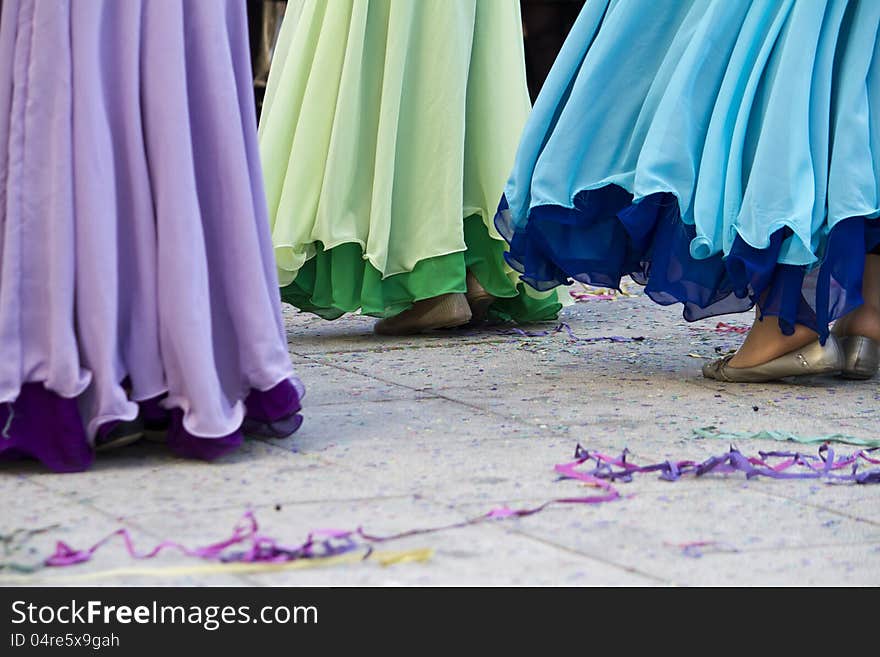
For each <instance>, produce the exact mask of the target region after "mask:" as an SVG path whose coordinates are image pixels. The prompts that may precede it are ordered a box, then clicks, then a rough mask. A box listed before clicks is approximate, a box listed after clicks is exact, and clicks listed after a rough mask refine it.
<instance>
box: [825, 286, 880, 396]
mask: <svg viewBox="0 0 880 657" xmlns="http://www.w3.org/2000/svg"><path fill="white" fill-rule="evenodd" d="M833 333H834V335H836V336H837V337H838V339H839V340H840V345H841V347H842V349H843V358H844V366H843V371H842V374H843V376H844V377H845V378H847V379H870V378H872V377H874V376H875V375H876V374H877V371H878V370H880V307H878V306H877V304H874V303H865V304H863V305H861V306H859V307H858V308H856V309H855V310H853V311H852V312H850V313H848V314H846V315H844V316H843V317H841V318H840V319H839V320H837V321H836V322H835V323H834V329H833Z"/></svg>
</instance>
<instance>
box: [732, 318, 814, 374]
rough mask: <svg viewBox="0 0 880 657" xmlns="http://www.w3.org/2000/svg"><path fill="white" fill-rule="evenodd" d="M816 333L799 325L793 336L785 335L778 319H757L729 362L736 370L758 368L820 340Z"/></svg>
mask: <svg viewBox="0 0 880 657" xmlns="http://www.w3.org/2000/svg"><path fill="white" fill-rule="evenodd" d="M818 337H819V336H818V334H817V333H816V332H815V331H812V330H810V329H808V328H807V327H806V326H801V325H800V324H797V325H796V326H795V328H794V333H793V334H792V335H785V334H783V333H782V330H781V329H780V327H779V320H778V319H777V318H776V317H765V318H764V319H763V320H761V319H757V318H755V322H754V323H753V324H752V328H751V330H750V331H749V334H748V335H747V336H746V339H745V342H743V344H742V346H741V347H740V348H739V350H738V351H737V352H736V354H735V355H734V356H733V358H731V359H730V360H729V362H728V365H729V366H730V367H732V368H734V369H736V368H746V367H756V366H758V365H763V364H764V363H769V362H770V361H773V360H775V359H777V358H779V357H780V356H784V355H785V354H789V353H792V352H795V351H797V350H798V349H802V348H804V347H806V346H807V345H809V344H810V343H812V342H815V341H816V340H817V339H818Z"/></svg>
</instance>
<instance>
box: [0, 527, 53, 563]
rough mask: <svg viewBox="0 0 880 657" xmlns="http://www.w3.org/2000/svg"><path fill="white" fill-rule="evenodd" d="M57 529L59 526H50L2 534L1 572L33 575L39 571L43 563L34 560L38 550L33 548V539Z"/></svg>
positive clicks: (0, 545) (0, 544)
mask: <svg viewBox="0 0 880 657" xmlns="http://www.w3.org/2000/svg"><path fill="white" fill-rule="evenodd" d="M57 527H58V525H50V526H48V527H40V528H39V529H15V530H13V531H11V532H10V533H8V534H0V548H2V558H0V571H4V570H11V571H14V572H19V573H32V572H34V571H36V570H39V569H40V568H41V567H42V563H41V561H40V559H39V558H37V559H36V560H35V559H34V556H33V555H34V554H35V552H36V548H33V547H31V545H30V542H31V539H32V538H34V536H39V535H40V534H45V533H46V532H49V531H51V530H53V529H56V528H57ZM28 555H30V557H29V556H28Z"/></svg>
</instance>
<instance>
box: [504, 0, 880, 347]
mask: <svg viewBox="0 0 880 657" xmlns="http://www.w3.org/2000/svg"><path fill="white" fill-rule="evenodd" d="M878 30H880V2H877V1H876V0H864V1H862V2H859V1H857V0H851V1H847V0H827V1H823V0H810V1H808V2H794V1H793V0H765V1H755V2H729V1H728V0H718V1H713V0H695V1H686V0H669V1H658V0H627V1H626V2H619V1H615V0H611V1H605V2H603V1H599V0H590V1H589V2H587V4H586V6H585V7H584V10H583V11H582V13H581V15H580V17H579V18H578V21H577V23H576V24H575V26H574V28H573V30H572V32H571V34H570V35H569V38H568V40H567V41H566V44H565V46H564V47H563V50H562V52H561V53H560V56H559V59H558V60H557V62H556V64H555V66H554V68H553V70H552V71H551V73H550V75H549V77H548V79H547V82H546V84H545V86H544V88H543V90H542V92H541V95H540V96H539V97H538V99H537V101H536V103H535V107H534V110H533V113H532V115H531V117H530V119H529V121H528V123H527V125H526V128H525V131H524V134H523V138H522V141H521V143H520V146H519V150H518V153H517V157H516V162H515V166H514V169H513V173H512V175H511V177H510V179H509V181H508V184H507V186H506V189H505V198H504V199H503V200H502V204H501V207H500V209H499V213H498V215H497V216H496V226H497V228H498V230H499V232H501V234H502V235H503V236H504V237H505V238H506V239H507V240H508V242H509V243H510V253H509V254H508V261H509V262H510V264H511V265H512V266H513V267H514V268H515V269H516V270H517V271H519V272H520V274H521V277H522V279H523V280H524V281H525V282H527V283H528V284H530V285H531V286H533V287H535V288H537V289H542V290H545V289H549V288H552V287H554V286H557V285H560V284H563V283H566V282H568V281H570V280H571V279H576V280H579V281H582V282H585V283H591V284H596V285H601V286H606V287H608V286H610V287H617V286H619V283H620V278H621V276H623V275H627V274H629V275H632V276H633V277H634V278H635V279H636V280H637V281H639V282H640V283H643V284H645V285H646V286H647V288H646V291H647V293H648V294H649V295H650V296H651V298H653V299H654V300H655V301H657V302H659V303H662V304H672V303H677V302H678V303H683V304H684V316H685V318H686V319H688V320H695V319H701V318H703V317H707V316H710V315H715V314H722V313H727V312H738V311H743V310H747V309H748V308H750V307H751V306H752V305H754V304H756V303H757V304H758V305H759V307H760V309H761V311H762V312H763V313H764V314H770V315H775V316H778V317H779V319H780V324H781V326H782V328H783V331H785V332H791V331H792V330H793V327H794V324H796V323H800V324H804V325H807V326H810V327H811V328H813V329H814V330H817V331H818V332H819V333H820V334H821V335H823V336H824V335H825V334H827V327H828V323H829V322H830V321H831V320H833V319H835V318H836V317H839V316H840V315H842V314H844V313H846V312H848V311H849V310H851V309H852V308H854V307H856V306H858V305H860V304H861V303H862V299H861V277H862V270H863V264H864V254H865V253H866V252H867V251H869V250H871V249H872V248H874V247H875V246H876V245H877V244H878V243H880V229H878V226H877V224H878V222H877V221H876V219H877V218H878V217H880V53H878Z"/></svg>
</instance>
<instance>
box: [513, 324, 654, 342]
mask: <svg viewBox="0 0 880 657" xmlns="http://www.w3.org/2000/svg"><path fill="white" fill-rule="evenodd" d="M563 331H565V332H566V333H567V334H568V337H569V338H570V339H571V340H573V341H575V342H584V343H587V344H589V343H594V342H643V341H644V340H645V337H644V336H634V337H625V336H622V335H602V336H596V337H590V338H581V337H578V336H577V334H575V332H574V329H572V328H571V326H570V325H568V324H566V323H565V322H561V323H560V324H558V325H557V326H556V328H554V329H552V330H549V331H524V330H522V329H520V328H512V329H508V330H507V331H506V332H507V333H508V334H513V335H519V336H522V337H524V338H543V337H547V336H548V335H552V334H554V333H562V332H563Z"/></svg>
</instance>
